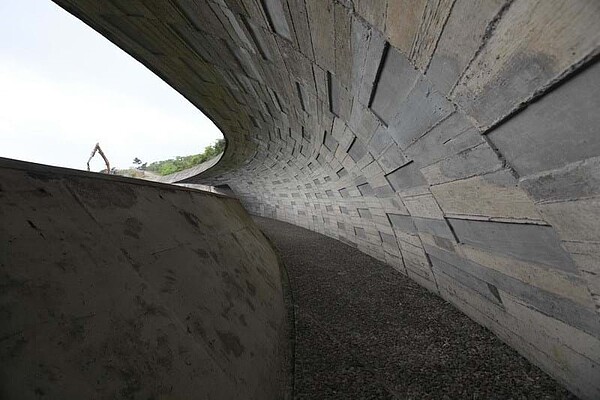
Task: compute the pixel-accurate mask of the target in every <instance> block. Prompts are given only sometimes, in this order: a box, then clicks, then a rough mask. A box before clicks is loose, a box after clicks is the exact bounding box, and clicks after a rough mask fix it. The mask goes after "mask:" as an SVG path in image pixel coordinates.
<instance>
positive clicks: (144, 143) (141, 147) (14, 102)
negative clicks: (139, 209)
mask: <svg viewBox="0 0 600 400" xmlns="http://www.w3.org/2000/svg"><path fill="white" fill-rule="evenodd" d="M221 137H222V135H221V132H220V131H219V130H218V128H217V127H216V126H214V124H213V123H212V122H211V121H210V120H209V119H208V118H207V117H205V116H204V114H202V112H200V111H199V110H198V109H197V108H195V107H194V106H193V105H192V104H191V103H189V102H188V101H187V100H186V99H185V98H183V96H181V95H180V94H179V93H177V92H176V91H175V90H174V89H172V88H171V87H170V86H168V85H167V84H166V83H164V82H163V81H162V80H161V79H160V78H158V77H157V76H155V75H154V74H153V73H152V72H150V71H149V70H148V69H146V67H144V66H143V65H142V64H140V63H138V62H137V61H135V60H134V59H133V58H131V57H130V56H129V55H127V54H126V53H125V52H123V51H122V50H120V49H119V48H117V47H116V46H115V45H113V44H112V43H110V42H109V41H108V40H106V39H105V38H104V37H103V36H101V35H100V34H98V33H96V32H95V31H94V30H92V29H91V28H89V27H88V26H87V25H85V24H84V23H82V22H81V21H79V20H78V19H76V18H75V17H73V16H71V15H70V14H68V13H67V12H65V11H64V10H62V9H61V8H59V7H58V6H57V5H55V4H54V3H53V2H51V1H50V0H0V157H9V158H16V159H20V160H26V161H33V162H38V163H44V164H51V165H59V166H64V167H70V168H78V169H85V168H86V165H85V164H86V161H87V159H88V157H89V155H90V152H91V151H92V148H93V147H94V145H95V143H96V142H100V145H101V147H102V149H103V150H104V152H105V153H106V155H107V156H108V159H109V161H110V162H111V166H115V167H117V168H126V167H128V166H130V165H131V161H132V160H133V158H134V157H139V158H140V159H141V160H143V161H156V160H162V159H167V158H172V157H174V156H178V155H189V154H196V153H200V152H201V151H202V150H203V149H204V147H205V146H207V145H209V144H212V143H213V142H214V141H215V140H216V139H218V138H221ZM102 167H103V164H102V161H101V159H100V158H99V157H98V156H96V157H95V158H94V161H93V162H92V170H100V169H102Z"/></svg>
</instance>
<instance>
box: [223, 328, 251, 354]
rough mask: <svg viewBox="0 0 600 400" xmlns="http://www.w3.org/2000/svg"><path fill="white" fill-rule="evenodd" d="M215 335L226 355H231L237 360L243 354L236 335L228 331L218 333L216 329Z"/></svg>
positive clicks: (240, 343) (242, 347)
mask: <svg viewBox="0 0 600 400" xmlns="http://www.w3.org/2000/svg"><path fill="white" fill-rule="evenodd" d="M217 335H218V336H219V340H220V341H221V346H222V347H223V349H224V350H225V352H226V353H227V354H233V355H234V356H235V357H238V358H239V357H240V356H241V355H242V354H244V351H245V348H244V346H243V345H242V342H240V338H239V337H238V336H237V335H236V334H234V333H232V332H230V331H220V330H218V329H217Z"/></svg>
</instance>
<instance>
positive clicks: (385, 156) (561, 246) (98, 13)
mask: <svg viewBox="0 0 600 400" xmlns="http://www.w3.org/2000/svg"><path fill="white" fill-rule="evenodd" d="M55 1H56V2H57V3H58V4H59V5H61V6H63V7H64V8H65V9H66V10H68V11H69V12H71V13H73V14H74V15H76V16H77V17H79V18H81V19H82V20H83V21H84V22H86V23H87V24H89V25H91V26H92V27H94V29H96V30H98V31H99V32H100V33H101V34H103V35H104V36H106V37H107V38H109V39H110V40H111V41H113V42H114V43H116V44H117V45H118V46H119V47H121V48H122V49H124V50H125V51H127V52H128V53H129V54H131V55H132V56H134V57H135V58H137V59H138V60H139V61H141V62H142V63H143V64H145V65H146V66H148V67H149V68H150V69H151V70H153V71H154V72H155V73H157V74H158V75H159V76H161V77H162V78H163V79H164V80H165V81H167V82H168V83H170V84H171V85H172V86H173V87H174V88H175V89H177V90H178V91H179V92H181V93H182V94H183V95H184V96H185V97H187V98H188V99H189V100H190V101H191V102H192V103H194V104H195V105H196V106H198V107H199V108H200V109H202V110H203V111H204V112H205V113H206V114H207V115H208V116H210V117H211V118H212V119H213V120H214V122H215V123H216V124H217V125H218V126H219V127H220V128H221V130H222V131H223V133H224V135H225V137H226V138H227V142H228V146H227V150H226V153H225V155H224V156H223V157H222V159H221V160H220V161H219V163H218V164H217V165H216V166H215V167H213V168H212V169H210V170H209V171H207V172H205V173H203V174H201V175H200V176H195V177H192V178H188V179H186V180H185V182H189V183H212V184H228V185H229V186H230V187H231V188H232V189H233V190H234V191H235V192H236V194H237V195H238V196H239V197H240V199H241V200H242V201H243V202H244V204H245V206H246V207H247V209H248V210H249V211H250V212H252V213H255V214H258V215H264V216H269V217H273V218H277V219H281V220H285V221H289V222H292V223H294V224H298V225H301V226H304V227H307V228H309V229H312V230H316V231H319V232H322V233H324V234H326V235H329V236H332V237H335V238H338V239H339V240H342V241H344V242H346V243H348V244H349V245H351V246H355V247H357V248H359V249H360V250H362V251H364V252H366V253H368V254H370V255H372V256H373V257H376V258H378V259H381V260H385V261H386V262H387V263H389V264H390V265H392V266H393V267H394V268H396V269H397V270H398V271H399V272H400V273H403V274H407V275H408V276H409V277H411V278H412V279H414V280H416V281H417V282H419V283H420V284H421V285H423V286H425V287H427V288H429V289H430V290H432V291H434V292H436V293H438V294H439V295H441V296H442V297H444V298H445V299H447V300H448V301H450V302H452V303H453V304H455V305H456V306H457V307H458V308H460V309H461V310H463V311H464V312H465V313H467V314H468V315H469V316H471V317H472V318H473V319H475V320H477V321H478V322H480V323H481V324H483V325H485V326H487V327H489V328H490V329H491V330H493V331H494V332H496V333H497V334H498V335H499V336H500V337H501V338H502V339H503V340H505V341H506V342H507V343H509V344H510V345H512V346H513V347H515V348H516V349H518V350H519V351H520V352H521V353H522V354H524V355H525V356H526V357H528V358H529V359H530V360H532V361H533V362H535V363H537V364H539V365H540V366H542V367H543V368H544V369H545V370H546V371H548V372H549V373H551V374H552V375H554V376H555V377H557V378H558V379H560V380H561V381H563V382H564V383H565V384H566V385H567V386H568V387H569V388H570V389H571V390H573V391H574V392H575V393H577V394H578V395H580V396H583V397H587V398H600V341H599V337H600V315H599V309H600V308H599V307H600V218H599V216H600V197H599V193H600V172H599V171H600V158H599V157H598V156H599V155H600V132H598V130H599V128H598V127H599V126H600V112H599V106H600V64H599V63H598V62H597V61H598V53H599V49H600V2H598V1H597V0H570V1H564V0H514V1H510V0H437V1H436V0H387V1H386V0H352V1H351V0H338V1H332V0H214V1H202V0H164V1H152V0H110V1H108V0H106V1H97V0H55ZM200 134H201V133H200ZM365 268H368V266H365Z"/></svg>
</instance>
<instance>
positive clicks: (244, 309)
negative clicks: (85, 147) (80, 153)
mask: <svg viewBox="0 0 600 400" xmlns="http://www.w3.org/2000/svg"><path fill="white" fill-rule="evenodd" d="M0 221H2V223H1V224H0V246H1V248H0V286H1V287H2V292H1V293H0V337H1V338H2V339H1V343H2V347H1V348H0V397H1V398H2V399H39V398H51V399H92V398H111V399H113V398H115V399H116V398H122V399H148V398H178V399H191V398H203V399H240V398H253V399H281V398H285V396H286V395H287V394H286V393H287V388H286V387H287V386H286V385H287V379H288V371H289V369H288V364H287V363H288V362H289V347H288V328H289V326H288V320H287V314H286V309H285V306H284V302H283V296H282V284H281V277H280V270H279V264H278V259H277V256H276V255H275V253H274V252H273V249H272V248H271V247H270V245H269V243H268V242H267V240H266V239H265V238H264V236H263V235H262V234H261V232H260V231H259V230H258V229H257V227H256V226H255V225H254V223H253V222H252V220H251V219H250V218H249V216H248V215H247V213H246V212H245V211H244V209H243V208H242V206H241V205H240V204H239V202H238V201H237V200H235V199H231V198H226V197H220V196H217V195H213V194H206V193H202V192H199V191H194V190H189V189H179V188H174V187H172V186H171V187H170V186H166V185H160V184H153V183H147V182H143V181H137V180H132V179H126V178H116V177H106V176H103V175H100V174H90V173H81V172H76V171H72V170H64V169H59V168H51V167H46V166H36V165H35V164H28V163H21V162H13V161H8V160H5V159H1V160H0Z"/></svg>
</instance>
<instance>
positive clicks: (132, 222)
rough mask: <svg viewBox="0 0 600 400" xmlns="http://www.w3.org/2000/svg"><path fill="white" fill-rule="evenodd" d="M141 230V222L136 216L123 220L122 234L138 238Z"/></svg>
mask: <svg viewBox="0 0 600 400" xmlns="http://www.w3.org/2000/svg"><path fill="white" fill-rule="evenodd" d="M141 231H142V223H141V222H140V221H139V220H138V219H137V218H133V217H130V218H127V219H126V220H125V229H124V230H123V234H125V235H126V236H129V237H132V238H134V239H139V238H140V232H141Z"/></svg>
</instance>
